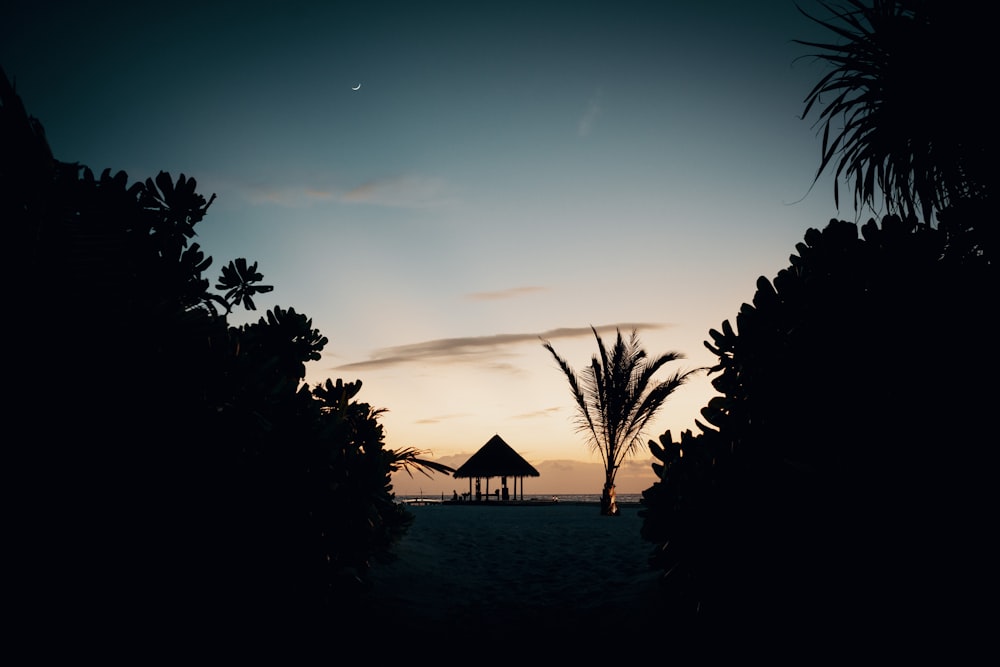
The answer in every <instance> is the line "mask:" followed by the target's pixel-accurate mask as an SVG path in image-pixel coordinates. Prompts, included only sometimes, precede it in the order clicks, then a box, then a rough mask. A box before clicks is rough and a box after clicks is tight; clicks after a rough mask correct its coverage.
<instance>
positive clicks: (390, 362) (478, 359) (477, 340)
mask: <svg viewBox="0 0 1000 667" xmlns="http://www.w3.org/2000/svg"><path fill="white" fill-rule="evenodd" d="M665 326H666V325H664V324H655V323H632V322H625V323H620V324H605V325H602V326H598V327H594V328H595V329H597V333H598V334H601V335H607V334H614V333H615V332H616V331H617V330H619V329H620V330H621V331H623V332H627V331H632V330H633V329H639V330H642V329H662V328H664V327H665ZM593 335H594V333H593V332H592V331H591V330H590V327H573V328H569V327H564V328H559V329H550V330H549V331H544V332H542V333H513V334H495V335H493V336H467V337H464V338H438V339H436V340H428V341H424V342H421V343H411V344H409V345H398V346H395V347H384V348H381V349H378V350H375V353H374V355H373V357H372V358H371V359H368V360H367V361H357V362H354V363H350V364H345V365H343V366H337V367H336V368H335V370H358V369H373V368H389V367H392V366H398V365H400V364H408V363H414V362H423V363H430V364H461V363H476V364H496V359H497V357H502V356H505V355H509V354H511V351H510V350H511V348H513V347H515V346H517V345H522V344H525V343H531V344H532V345H537V344H538V342H539V339H541V340H547V341H552V340H555V339H566V338H581V337H591V336H593ZM503 367H504V368H506V366H503Z"/></svg>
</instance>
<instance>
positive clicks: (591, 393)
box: [544, 327, 699, 516]
mask: <svg viewBox="0 0 1000 667" xmlns="http://www.w3.org/2000/svg"><path fill="white" fill-rule="evenodd" d="M591 330H592V331H593V332H594V337H595V338H596V339H597V347H598V350H599V355H594V356H593V358H592V359H591V362H590V366H588V367H587V368H586V370H584V371H583V373H582V378H580V377H578V376H577V374H576V372H575V371H574V370H573V369H572V368H571V367H570V365H569V364H568V363H567V362H566V361H565V360H564V359H563V358H562V357H560V356H559V355H558V354H557V353H556V351H555V349H554V348H553V347H552V344H551V343H549V342H548V341H544V347H545V349H546V350H548V351H549V352H550V353H551V354H552V356H553V357H554V358H555V360H556V363H558V364H559V368H560V369H562V371H563V373H565V375H566V379H567V380H568V381H569V388H570V392H571V393H572V394H573V401H574V402H575V403H576V406H577V408H578V413H577V426H578V428H579V430H580V431H582V432H584V433H587V435H588V442H589V445H590V447H591V448H592V449H593V450H594V451H595V452H597V453H599V454H600V455H601V458H602V461H603V463H604V489H603V492H602V494H601V498H602V500H601V514H604V515H612V516H613V515H617V514H618V506H617V503H616V502H615V475H616V474H617V472H618V467H619V466H620V465H621V464H622V462H623V461H625V460H627V459H628V458H630V457H631V456H632V455H634V454H635V453H636V451H638V449H639V448H640V446H641V444H642V434H643V431H644V429H645V428H646V425H647V424H649V422H650V420H651V419H653V417H654V416H655V415H656V413H657V412H659V410H660V408H661V407H663V403H664V402H665V401H666V400H667V398H668V397H669V396H670V395H671V394H672V393H674V390H676V389H677V388H678V387H680V386H681V385H682V384H684V383H685V382H686V381H687V380H688V379H689V378H690V377H691V376H692V374H693V373H695V372H697V370H699V369H693V370H689V371H685V372H676V373H674V374H673V375H671V376H670V377H669V378H667V379H666V380H663V381H660V382H655V381H654V380H653V376H654V375H655V374H656V373H657V371H659V370H660V369H661V368H662V367H663V366H665V365H666V364H669V363H670V362H673V361H677V360H679V359H683V358H684V357H683V356H682V355H680V354H678V353H677V352H668V353H666V354H662V355H660V356H658V357H655V358H652V359H651V358H649V357H648V355H647V354H646V351H645V350H643V349H642V348H641V347H640V344H639V335H638V332H636V331H634V330H633V331H632V334H631V336H629V338H628V339H627V340H626V339H625V338H624V337H623V336H622V332H621V330H619V331H618V337H617V339H616V340H615V344H614V346H613V347H612V348H611V350H610V352H609V351H608V349H607V347H606V346H605V345H604V341H603V340H601V336H600V334H598V333H597V329H595V328H594V327H591Z"/></svg>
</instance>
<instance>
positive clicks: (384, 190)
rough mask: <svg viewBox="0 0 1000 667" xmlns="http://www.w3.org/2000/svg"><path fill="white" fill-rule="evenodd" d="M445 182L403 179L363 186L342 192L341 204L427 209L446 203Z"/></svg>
mask: <svg viewBox="0 0 1000 667" xmlns="http://www.w3.org/2000/svg"><path fill="white" fill-rule="evenodd" d="M446 189H447V188H446V186H445V182H444V181H443V180H441V179H439V178H429V177H425V176H402V177H397V178H388V179H383V180H373V181H368V182H367V183H363V184H362V185H359V186H357V187H355V188H351V189H350V190H348V191H347V192H345V193H344V194H343V195H342V196H341V197H340V201H342V202H346V203H349V204H371V205H375V206H391V207H396V208H427V207H430V206H436V205H439V204H442V203H444V202H445V201H446V194H445V191H446Z"/></svg>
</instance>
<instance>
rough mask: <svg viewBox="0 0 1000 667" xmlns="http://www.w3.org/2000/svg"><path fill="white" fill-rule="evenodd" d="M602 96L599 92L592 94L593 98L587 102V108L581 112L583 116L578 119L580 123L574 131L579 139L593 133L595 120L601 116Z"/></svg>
mask: <svg viewBox="0 0 1000 667" xmlns="http://www.w3.org/2000/svg"><path fill="white" fill-rule="evenodd" d="M602 97H603V94H602V93H601V91H600V90H597V91H596V92H594V95H593V97H591V98H590V101H589V102H587V108H586V110H585V111H584V112H583V116H582V117H581V118H580V122H579V123H577V126H576V131H577V134H579V135H580V136H581V137H586V136H589V135H590V133H591V132H593V131H594V125H596V124H597V119H598V118H599V117H600V115H601V98H602Z"/></svg>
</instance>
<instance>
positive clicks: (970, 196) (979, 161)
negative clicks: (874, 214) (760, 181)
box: [796, 0, 998, 221]
mask: <svg viewBox="0 0 1000 667" xmlns="http://www.w3.org/2000/svg"><path fill="white" fill-rule="evenodd" d="M820 5H821V6H822V7H823V8H825V9H826V10H828V11H829V12H830V13H831V15H832V17H831V18H830V19H828V20H821V19H819V18H816V17H814V16H812V15H811V14H809V13H807V12H804V11H803V12H802V13H803V14H805V15H806V16H807V17H808V18H810V19H811V20H813V21H815V22H817V23H818V24H819V25H821V26H823V27H824V28H826V29H827V30H829V32H830V33H831V37H835V38H836V40H835V41H830V42H810V41H803V40H796V42H797V43H799V44H802V45H805V46H809V47H813V48H816V49H818V50H819V51H818V53H816V54H815V57H816V58H817V59H819V60H821V61H823V62H825V63H827V64H828V65H830V69H829V70H828V71H827V72H826V74H825V75H824V76H823V77H822V78H821V79H820V80H819V82H818V83H817V84H816V85H815V86H814V87H813V89H812V90H811V91H810V92H809V94H808V95H807V96H806V100H805V111H804V113H803V116H808V115H809V114H810V112H812V111H813V110H814V109H820V108H822V109H821V110H820V111H819V112H818V119H817V123H818V124H820V125H821V126H822V130H823V135H822V136H823V145H822V159H821V161H820V166H819V169H818V170H817V173H816V179H818V178H819V176H820V174H821V173H822V172H823V171H824V170H826V169H827V168H828V167H830V166H832V165H834V164H836V168H835V176H836V179H835V181H834V200H835V201H837V202H838V204H839V193H838V183H839V180H840V177H841V176H842V175H843V176H846V177H847V179H848V183H849V184H850V185H851V186H852V189H853V191H854V204H855V208H860V207H864V206H869V207H871V208H872V209H873V210H879V209H880V208H881V204H882V202H880V201H878V200H877V198H878V197H879V196H880V195H881V194H882V193H884V195H885V198H886V201H885V203H886V204H887V205H888V206H889V209H888V210H889V212H890V213H893V212H896V213H898V214H899V215H902V216H906V215H915V214H920V215H922V217H923V219H924V221H930V220H931V219H932V216H933V215H934V214H935V213H937V212H940V211H941V210H943V209H945V208H947V207H949V206H954V205H958V204H960V203H962V202H965V201H967V200H973V201H984V200H989V199H990V198H991V196H992V190H993V187H994V184H993V182H994V180H995V176H994V172H995V171H996V167H995V165H994V160H995V159H996V154H997V148H998V146H997V143H996V132H994V131H991V130H989V129H988V128H989V127H990V126H991V123H992V120H991V112H990V106H989V105H988V104H984V103H982V102H981V101H977V100H976V99H975V98H974V95H975V91H976V83H977V82H976V81H975V80H974V79H972V80H970V78H969V77H968V76H967V75H966V73H967V72H970V70H971V71H972V72H974V71H975V70H976V68H978V67H981V66H984V65H985V63H987V62H990V61H991V60H992V58H991V49H992V43H993V39H992V36H991V35H990V34H989V31H990V30H992V26H993V24H994V22H993V19H992V16H991V15H989V14H986V13H985V7H984V6H982V4H981V3H964V2H958V3H937V2H924V1H921V0H874V1H873V2H871V3H868V2H864V1H863V0H847V3H846V6H845V7H843V8H840V7H837V8H835V7H832V6H831V5H829V4H827V3H825V2H822V3H820ZM800 11H801V10H800ZM980 83H985V82H980ZM824 97H826V98H827V99H824ZM983 210H985V209H983Z"/></svg>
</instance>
